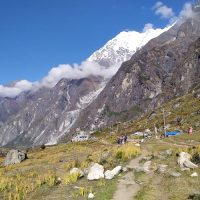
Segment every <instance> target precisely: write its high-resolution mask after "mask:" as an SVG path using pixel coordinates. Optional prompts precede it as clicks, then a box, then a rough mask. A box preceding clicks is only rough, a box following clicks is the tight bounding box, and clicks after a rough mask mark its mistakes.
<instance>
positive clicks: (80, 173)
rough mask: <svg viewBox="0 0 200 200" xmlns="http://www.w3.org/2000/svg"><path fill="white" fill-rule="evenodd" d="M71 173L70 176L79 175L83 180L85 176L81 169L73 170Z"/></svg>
mask: <svg viewBox="0 0 200 200" xmlns="http://www.w3.org/2000/svg"><path fill="white" fill-rule="evenodd" d="M69 173H70V175H72V174H79V178H82V177H83V176H84V173H83V171H82V170H81V169H79V168H72V169H71V170H70V172H69Z"/></svg>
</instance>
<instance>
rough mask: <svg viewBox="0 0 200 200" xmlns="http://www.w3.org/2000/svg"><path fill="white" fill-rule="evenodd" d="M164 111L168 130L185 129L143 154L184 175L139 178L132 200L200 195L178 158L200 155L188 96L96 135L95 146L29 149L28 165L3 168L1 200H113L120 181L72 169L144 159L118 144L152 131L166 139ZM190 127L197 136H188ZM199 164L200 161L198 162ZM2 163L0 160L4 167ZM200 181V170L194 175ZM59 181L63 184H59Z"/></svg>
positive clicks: (198, 116) (199, 104) (193, 103)
mask: <svg viewBox="0 0 200 200" xmlns="http://www.w3.org/2000/svg"><path fill="white" fill-rule="evenodd" d="M163 108H164V109H165V114H166V124H167V125H168V130H175V129H181V130H182V131H183V132H184V134H183V135H180V136H176V137H169V138H165V139H155V138H154V137H153V138H152V139H150V140H147V141H145V142H144V143H142V146H141V150H142V151H143V152H147V154H148V155H153V156H152V163H153V166H154V167H156V166H157V165H158V164H167V165H168V168H169V169H170V170H173V171H176V172H180V173H181V177H178V178H175V177H171V176H169V175H168V174H160V173H157V172H156V171H155V172H153V173H152V174H148V175H147V174H145V173H136V174H135V177H136V180H137V182H138V183H140V190H139V192H138V193H137V195H136V196H135V197H134V199H144V200H145V199H148V200H149V199H162V200H163V199H173V200H174V199H187V198H188V197H189V196H190V195H194V194H197V193H198V192H200V188H199V185H200V179H199V177H194V178H192V177H190V174H191V173H192V172H193V171H190V172H188V171H184V172H182V171H180V168H179V166H178V165H177V163H176V161H177V156H176V154H177V153H179V152H180V151H183V150H184V151H187V152H189V153H191V155H197V154H198V155H200V146H199V145H200V113H199V110H200V100H199V99H198V98H195V97H193V94H188V95H186V96H184V97H180V98H176V99H174V100H172V101H171V102H169V103H167V104H165V105H164V106H163V107H160V108H157V109H156V110H154V111H151V112H149V113H147V114H145V115H144V116H143V117H141V118H139V119H137V120H135V121H129V122H126V123H122V124H116V125H113V126H112V127H107V128H105V129H103V130H99V131H97V132H96V133H95V134H94V136H95V137H96V138H97V140H96V141H88V142H80V143H69V144H59V145H56V146H52V147H46V148H45V149H44V150H42V149H40V148H34V149H30V150H29V151H28V159H27V160H25V161H24V162H22V163H20V164H16V165H11V166H7V167H3V166H1V167H0V199H3V200H4V199H5V200H7V199H8V200H12V199H15V200H21V199H30V200H31V199H45V200H48V199H59V200H62V199H68V200H70V199H87V198H86V197H87V194H88V193H89V192H91V191H92V192H94V193H95V199H97V200H110V199H112V196H113V194H114V192H115V190H116V188H117V182H118V179H119V178H120V177H116V178H114V179H113V180H110V181H105V180H98V181H88V180H87V179H86V178H85V177H84V178H81V179H78V178H77V177H76V176H70V175H69V170H70V169H71V168H73V167H79V168H81V169H83V170H84V169H86V168H88V167H89V166H90V165H91V163H93V162H98V163H100V164H102V165H104V167H105V169H112V168H113V167H115V166H117V165H123V166H125V165H126V163H127V162H128V161H129V160H131V159H132V158H134V157H135V156H137V155H138V154H139V153H140V149H139V148H137V147H135V146H134V145H133V144H132V143H130V144H127V145H125V146H122V147H121V146H118V145H117V144H116V139H117V137H118V136H119V135H122V134H125V133H126V134H128V135H129V137H130V138H132V139H135V141H137V140H138V138H137V137H134V136H132V133H133V132H136V131H144V130H145V129H147V128H148V129H150V130H151V131H152V133H153V131H154V125H156V126H157V127H158V129H159V134H162V133H163V131H162V127H163V113H162V109H163ZM189 126H192V127H193V129H194V133H193V135H188V134H187V129H188V127H189ZM167 149H171V150H172V152H173V153H172V155H171V156H169V157H166V158H165V159H162V158H161V157H160V156H159V155H160V152H161V151H163V150H167ZM197 160H198V159H197ZM3 161H4V158H3V157H1V158H0V162H1V164H3ZM195 172H197V173H198V174H199V175H200V169H199V168H198V169H196V170H195ZM59 179H61V182H60V180H59Z"/></svg>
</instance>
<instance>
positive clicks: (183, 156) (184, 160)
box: [178, 152, 198, 169]
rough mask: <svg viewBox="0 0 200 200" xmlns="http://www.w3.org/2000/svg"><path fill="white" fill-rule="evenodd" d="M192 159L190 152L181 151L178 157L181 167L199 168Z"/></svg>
mask: <svg viewBox="0 0 200 200" xmlns="http://www.w3.org/2000/svg"><path fill="white" fill-rule="evenodd" d="M190 159H191V155H190V154H189V153H186V152H181V153H180V154H179V157H178V164H179V165H180V167H181V168H185V167H186V168H191V169H194V168H197V167H198V166H197V165H195V164H194V163H192V162H191V161H190Z"/></svg>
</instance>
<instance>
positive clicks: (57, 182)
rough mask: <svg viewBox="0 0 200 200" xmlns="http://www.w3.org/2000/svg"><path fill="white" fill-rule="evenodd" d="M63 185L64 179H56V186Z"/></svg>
mask: <svg viewBox="0 0 200 200" xmlns="http://www.w3.org/2000/svg"><path fill="white" fill-rule="evenodd" d="M61 183H62V179H61V178H60V177H57V179H56V184H57V185H59V184H61Z"/></svg>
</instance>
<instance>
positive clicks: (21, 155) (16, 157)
mask: <svg viewBox="0 0 200 200" xmlns="http://www.w3.org/2000/svg"><path fill="white" fill-rule="evenodd" d="M25 159H27V153H26V152H24V151H20V150H14V149H13V150H10V151H9V152H8V153H7V155H6V159H5V162H4V165H5V166H8V165H13V164H17V163H21V162H22V161H23V160H25Z"/></svg>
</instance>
